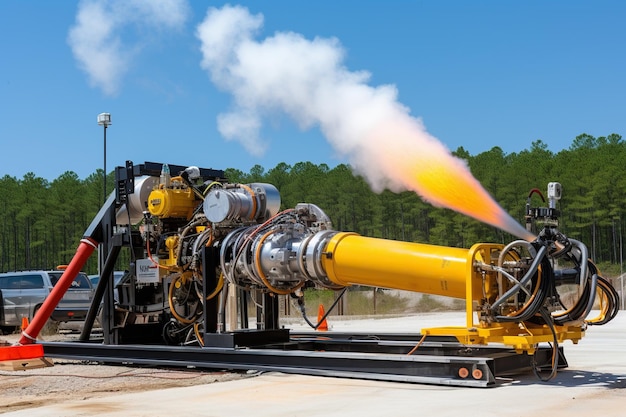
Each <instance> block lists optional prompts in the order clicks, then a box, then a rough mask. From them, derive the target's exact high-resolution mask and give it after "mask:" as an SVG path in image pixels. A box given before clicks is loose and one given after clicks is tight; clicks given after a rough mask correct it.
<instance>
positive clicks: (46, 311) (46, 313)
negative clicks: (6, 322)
mask: <svg viewBox="0 0 626 417" xmlns="http://www.w3.org/2000/svg"><path fill="white" fill-rule="evenodd" d="M97 247H98V243H97V242H96V241H94V240H93V239H90V238H83V239H81V241H80V244H79V245H78V249H76V254H75V255H74V257H73V258H72V260H71V261H70V263H69V265H68V266H67V269H65V271H64V272H63V274H62V275H61V278H59V281H58V282H57V283H56V285H55V286H54V288H53V289H52V291H50V294H49V295H48V297H46V299H45V301H44V302H43V304H42V305H41V308H39V310H37V313H36V314H35V316H34V317H33V321H31V322H30V324H29V325H28V327H26V329H25V330H23V331H22V336H21V337H20V340H19V342H18V343H19V344H20V345H28V344H32V343H35V342H36V341H37V336H39V332H40V331H41V329H42V328H43V326H44V325H45V324H46V321H48V319H49V318H50V315H51V314H52V312H53V311H54V309H55V308H56V306H57V305H58V304H59V301H60V300H61V298H63V295H65V292H66V291H67V289H68V288H69V287H70V285H71V284H72V281H74V278H76V276H77V275H78V273H79V272H80V270H81V269H82V268H83V266H84V265H85V262H87V259H88V258H89V256H91V254H92V253H93V251H94V249H96V248H97Z"/></svg>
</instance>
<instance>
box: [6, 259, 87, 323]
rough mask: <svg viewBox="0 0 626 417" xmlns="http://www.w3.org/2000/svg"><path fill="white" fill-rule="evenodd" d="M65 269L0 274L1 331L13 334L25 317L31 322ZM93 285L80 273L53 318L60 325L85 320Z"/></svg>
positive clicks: (85, 275) (60, 302)
mask: <svg viewBox="0 0 626 417" xmlns="http://www.w3.org/2000/svg"><path fill="white" fill-rule="evenodd" d="M62 274H63V271H62V270H56V271H20V272H5V273H2V274H0V291H1V292H2V297H1V305H0V307H1V308H2V314H1V315H0V330H2V331H5V332H11V331H14V330H15V329H16V328H18V327H19V326H20V325H21V324H22V318H24V317H27V318H28V320H29V321H30V320H32V319H33V316H34V315H35V313H36V312H37V310H39V308H40V307H41V304H42V303H43V302H44V300H45V299H46V297H47V296H48V294H50V291H52V288H53V287H54V286H55V285H56V283H57V282H58V281H59V279H60V278H61V275H62ZM92 297H93V286H92V285H91V281H90V280H89V278H88V277H87V274H85V273H84V272H80V273H79V274H78V275H77V276H76V278H75V279H74V281H72V284H71V285H70V287H69V288H68V290H67V292H66V293H65V295H64V296H63V298H61V300H60V301H59V304H58V305H57V307H56V308H55V310H54V311H53V312H52V315H51V316H50V318H51V319H52V320H54V321H58V322H66V321H73V320H84V318H85V317H86V316H87V312H88V311H89V307H90V306H91V299H92Z"/></svg>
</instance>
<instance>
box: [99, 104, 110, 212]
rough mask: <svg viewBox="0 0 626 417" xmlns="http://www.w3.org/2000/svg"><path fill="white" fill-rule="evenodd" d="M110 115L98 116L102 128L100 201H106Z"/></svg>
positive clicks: (102, 114) (101, 114)
mask: <svg viewBox="0 0 626 417" xmlns="http://www.w3.org/2000/svg"><path fill="white" fill-rule="evenodd" d="M112 124H113V122H111V113H100V114H99V115H98V125H100V126H104V166H103V171H102V177H103V180H102V201H103V202H106V200H107V127H109V126H110V125H112Z"/></svg>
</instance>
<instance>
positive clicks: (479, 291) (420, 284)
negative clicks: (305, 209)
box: [321, 233, 584, 353]
mask: <svg viewBox="0 0 626 417" xmlns="http://www.w3.org/2000/svg"><path fill="white" fill-rule="evenodd" d="M501 250H502V245H498V244H484V243H478V244H476V245H474V246H472V247H471V248H470V249H460V248H450V247H444V246H435V245H425V244H420V243H409V242H399V241H393V240H385V239H376V238H371V237H363V236H359V235H357V234H355V233H337V234H336V235H334V236H333V237H332V238H331V239H330V240H329V241H328V243H327V244H326V247H325V248H324V251H323V253H322V256H321V262H322V267H323V268H324V271H325V272H326V275H327V276H328V279H329V280H330V281H332V282H333V283H335V284H338V285H342V286H348V285H367V286H370V287H382V288H392V289H398V290H406V291H414V292H419V293H424V294H433V295H442V296H447V297H454V298H462V299H465V300H466V315H467V319H466V325H465V327H459V326H450V327H439V328H429V329H422V333H423V334H424V335H446V336H454V337H456V338H457V339H458V340H459V342H460V343H463V344H466V345H484V344H488V343H502V344H505V345H509V346H512V347H514V348H515V349H516V350H517V351H519V352H523V351H524V352H527V353H533V352H534V351H535V349H536V348H537V346H538V344H539V343H544V342H551V341H552V340H553V338H554V336H553V334H552V330H551V329H550V327H548V326H547V325H537V324H533V323H514V322H505V323H497V322H493V321H491V320H481V319H479V318H478V314H479V313H480V310H481V306H483V305H485V304H486V305H489V304H490V303H493V301H494V300H495V299H496V298H497V297H498V296H499V295H498V283H497V273H496V272H494V271H493V270H490V269H489V268H478V267H477V265H480V264H482V265H493V264H494V263H496V262H497V259H498V256H499V254H500V251H501ZM505 260H509V261H510V260H516V259H515V255H513V254H512V253H511V254H507V256H506V258H505ZM554 331H555V333H556V338H557V340H558V341H559V342H562V341H564V340H571V341H573V342H574V343H577V342H578V340H580V339H581V338H582V336H583V334H584V330H583V329H582V328H581V327H580V326H555V328H554Z"/></svg>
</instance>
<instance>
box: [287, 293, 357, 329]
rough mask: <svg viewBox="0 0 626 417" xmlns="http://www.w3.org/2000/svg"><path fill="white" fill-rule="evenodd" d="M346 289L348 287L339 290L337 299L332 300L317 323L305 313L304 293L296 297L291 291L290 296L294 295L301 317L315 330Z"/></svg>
mask: <svg viewBox="0 0 626 417" xmlns="http://www.w3.org/2000/svg"><path fill="white" fill-rule="evenodd" d="M347 289H348V287H344V288H343V289H342V290H341V293H340V294H339V296H337V299H336V300H335V301H334V302H333V304H332V305H331V306H330V308H329V309H328V311H327V312H326V313H325V314H324V315H323V316H322V318H320V319H319V321H318V322H317V324H313V323H312V322H311V320H309V318H308V317H307V315H306V310H305V308H304V295H303V296H302V297H298V296H297V295H295V294H293V293H292V296H293V297H296V298H297V300H298V307H299V308H300V313H302V318H303V319H304V321H306V322H307V324H308V325H309V326H311V327H312V328H313V330H317V328H318V327H320V326H321V324H322V323H324V320H326V317H328V315H329V314H330V313H331V311H333V310H334V308H335V307H336V306H337V304H338V303H339V300H341V297H343V294H344V293H345V292H346V290H347Z"/></svg>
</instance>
